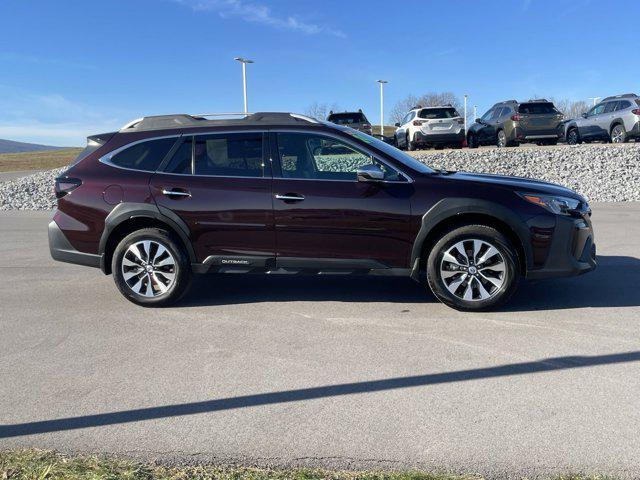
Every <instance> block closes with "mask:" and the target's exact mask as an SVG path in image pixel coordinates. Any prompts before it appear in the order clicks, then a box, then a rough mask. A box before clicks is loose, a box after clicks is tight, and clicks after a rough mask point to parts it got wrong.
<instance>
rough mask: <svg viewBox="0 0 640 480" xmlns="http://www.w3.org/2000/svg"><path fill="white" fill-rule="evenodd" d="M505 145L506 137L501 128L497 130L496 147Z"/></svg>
mask: <svg viewBox="0 0 640 480" xmlns="http://www.w3.org/2000/svg"><path fill="white" fill-rule="evenodd" d="M506 146H507V137H506V135H505V134H504V132H503V131H502V130H500V131H499V132H498V148H504V147H506Z"/></svg>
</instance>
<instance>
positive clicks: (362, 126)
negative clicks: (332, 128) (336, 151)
mask: <svg viewBox="0 0 640 480" xmlns="http://www.w3.org/2000/svg"><path fill="white" fill-rule="evenodd" d="M327 121H328V122H331V123H335V124H337V125H344V126H345V127H351V128H353V129H354V130H359V131H361V132H362V133H366V134H367V135H371V133H372V129H371V122H369V120H367V117H366V116H365V114H364V113H363V112H362V110H358V111H357V112H335V113H334V112H329V116H328V117H327Z"/></svg>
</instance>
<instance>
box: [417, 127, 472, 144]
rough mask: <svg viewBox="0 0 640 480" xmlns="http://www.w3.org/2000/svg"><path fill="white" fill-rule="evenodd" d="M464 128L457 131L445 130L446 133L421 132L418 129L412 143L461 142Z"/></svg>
mask: <svg viewBox="0 0 640 480" xmlns="http://www.w3.org/2000/svg"><path fill="white" fill-rule="evenodd" d="M464 139H465V137H464V129H463V128H461V129H460V131H458V132H447V133H428V134H425V133H422V132H420V131H418V132H416V133H415V135H414V138H413V141H414V143H418V144H422V145H433V144H436V143H437V144H452V145H453V144H462V142H464Z"/></svg>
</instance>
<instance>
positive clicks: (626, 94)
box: [602, 93, 638, 102]
mask: <svg viewBox="0 0 640 480" xmlns="http://www.w3.org/2000/svg"><path fill="white" fill-rule="evenodd" d="M618 98H638V95H636V94H635V93H623V94H622V95H612V96H610V97H607V98H605V99H604V100H602V101H603V102H606V101H607V100H616V99H618Z"/></svg>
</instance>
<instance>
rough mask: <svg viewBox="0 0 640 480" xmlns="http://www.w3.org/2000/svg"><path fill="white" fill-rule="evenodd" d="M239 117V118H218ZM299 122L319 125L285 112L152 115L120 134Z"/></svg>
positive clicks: (136, 122) (125, 127)
mask: <svg viewBox="0 0 640 480" xmlns="http://www.w3.org/2000/svg"><path fill="white" fill-rule="evenodd" d="M220 117H239V118H220ZM300 121H303V122H308V123H319V122H318V121H317V120H316V119H314V118H311V117H308V116H306V115H299V114H297V113H286V112H256V113H244V112H242V113H202V114H196V115H190V114H185V113H178V114H173V115H152V116H147V117H142V118H138V119H136V120H133V121H131V122H129V123H127V124H126V125H124V126H123V127H122V128H121V129H120V132H125V131H132V130H162V129H175V128H188V127H208V126H220V125H226V124H229V125H231V124H234V125H243V124H244V125H248V124H255V125H265V124H272V125H276V124H295V123H298V122H300Z"/></svg>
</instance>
